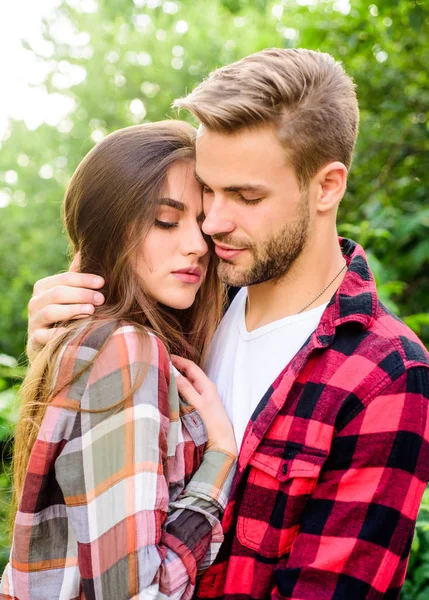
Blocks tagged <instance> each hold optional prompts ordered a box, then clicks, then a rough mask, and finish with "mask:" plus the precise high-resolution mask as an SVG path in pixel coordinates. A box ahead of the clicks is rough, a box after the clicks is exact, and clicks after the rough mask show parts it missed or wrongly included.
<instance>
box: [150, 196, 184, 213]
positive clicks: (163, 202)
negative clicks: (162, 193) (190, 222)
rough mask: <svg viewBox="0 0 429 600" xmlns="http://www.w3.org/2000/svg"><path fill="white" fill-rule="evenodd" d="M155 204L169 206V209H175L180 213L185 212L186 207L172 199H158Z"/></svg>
mask: <svg viewBox="0 0 429 600" xmlns="http://www.w3.org/2000/svg"><path fill="white" fill-rule="evenodd" d="M156 203H157V204H161V205H164V206H171V208H175V209H176V210H180V211H181V212H185V211H186V206H185V205H184V204H183V202H179V200H173V198H159V199H158V200H157V201H156Z"/></svg>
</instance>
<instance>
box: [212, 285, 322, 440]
mask: <svg viewBox="0 0 429 600" xmlns="http://www.w3.org/2000/svg"><path fill="white" fill-rule="evenodd" d="M246 300H247V289H246V288H243V289H241V290H240V291H239V292H238V294H237V295H236V297H235V298H234V300H233V302H232V304H231V306H230V307H229V309H228V311H227V312H226V314H225V315H224V317H223V319H222V321H221V323H220V325H219V327H218V329H217V331H216V333H215V335H214V338H213V341H212V343H211V346H210V350H209V354H208V357H207V361H206V365H205V372H206V373H207V375H208V376H209V378H210V379H211V380H212V381H214V382H215V384H216V386H217V389H218V391H219V394H220V397H221V399H222V402H223V404H224V406H225V409H226V412H227V413H228V416H229V418H230V419H231V421H232V424H233V427H234V431H235V437H236V440H237V444H238V447H239V448H240V446H241V442H242V440H243V435H244V431H245V429H246V427H247V424H248V422H249V419H250V417H251V415H252V413H253V411H254V410H255V408H256V407H257V405H258V404H259V401H260V400H261V399H262V397H263V396H264V394H265V392H266V391H267V390H268V388H269V387H270V385H271V384H272V383H273V382H274V381H275V379H276V378H277V376H278V375H279V374H280V373H281V371H282V370H283V369H284V368H285V367H286V365H287V364H288V363H289V362H290V361H291V359H292V358H293V357H294V356H295V354H296V353H297V352H298V350H299V349H300V348H301V346H302V345H303V344H304V342H305V341H306V340H307V338H308V337H309V336H310V335H311V334H312V333H313V331H314V330H315V329H316V327H317V325H318V324H319V321H320V318H321V316H322V314H323V311H324V310H325V308H326V306H327V304H323V305H322V306H318V307H317V308H314V309H313V310H308V311H306V312H304V313H301V314H299V315H292V316H290V317H284V318H283V319H279V320H278V321H274V322H273V323H269V324H268V325H264V326H263V327H259V328H258V329H255V330H254V331H251V332H250V333H249V332H248V331H247V329H246V321H245V309H246Z"/></svg>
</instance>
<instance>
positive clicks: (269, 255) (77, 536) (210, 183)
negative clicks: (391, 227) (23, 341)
mask: <svg viewBox="0 0 429 600" xmlns="http://www.w3.org/2000/svg"><path fill="white" fill-rule="evenodd" d="M175 104H176V106H178V107H181V108H182V109H186V110H188V111H189V112H190V113H192V114H193V115H194V116H195V117H196V118H197V120H198V121H199V128H198V130H197V131H195V130H194V128H193V127H191V126H190V125H188V124H186V123H182V122H179V121H174V120H171V121H165V122H161V123H152V124H147V125H140V126H135V127H130V128H126V129H123V130H120V131H117V132H115V133H113V134H111V135H109V136H107V138H105V139H104V140H103V141H102V142H100V143H99V144H97V145H96V146H95V147H94V148H93V150H92V151H91V152H90V153H89V154H88V155H87V156H86V157H85V158H84V159H83V161H82V162H81V163H80V165H79V166H78V168H77V170H76V172H75V173H74V175H73V177H72V179H71V181H70V184H69V187H68V189H67V193H66V197H65V201H64V217H65V223H66V228H67V231H68V234H69V236H70V239H71V242H72V244H73V248H74V251H75V253H76V255H78V258H77V260H76V261H75V264H76V263H77V262H78V267H77V269H75V271H74V272H70V273H65V274H61V275H57V276H54V277H50V278H47V279H45V280H41V281H40V282H38V283H37V284H36V286H35V292H34V296H33V298H32V300H31V301H30V329H29V330H30V340H29V352H30V354H31V358H32V362H31V367H30V369H29V371H28V374H27V377H26V380H25V382H24V385H23V388H22V392H21V395H22V409H21V417H20V422H19V425H18V429H17V432H16V444H15V454H14V469H15V470H14V506H13V507H12V515H13V518H14V533H13V543H12V549H11V557H10V562H9V563H8V565H7V567H6V570H5V573H4V576H3V580H2V587H1V594H0V596H1V597H2V598H4V599H19V600H27V599H29V600H32V599H37V600H39V599H46V600H51V599H52V600H54V599H60V598H61V599H62V600H72V599H73V600H74V599H76V600H77V599H86V600H100V599H103V600H126V599H137V598H142V599H143V598H175V599H180V598H192V597H193V595H194V594H195V595H196V596H197V597H198V598H219V599H220V598H228V599H231V600H244V599H245V598H248V599H253V600H265V599H269V598H272V599H278V600H280V599H289V600H328V599H329V600H354V599H372V600H378V599H381V598H383V599H386V600H387V599H389V600H393V599H394V598H395V599H396V598H399V595H400V590H401V586H402V583H403V581H404V578H405V573H406V566H407V562H408V557H409V552H410V546H411V541H412V537H413V531H414V525H415V521H416V517H417V512H418V508H419V504H420V500H421V497H422V494H423V491H424V489H425V486H426V483H427V481H428V479H429V446H428V439H429V427H428V425H429V422H428V399H429V377H428V375H429V361H428V355H427V352H426V350H425V349H424V347H423V345H422V344H421V342H420V341H419V340H418V339H417V337H416V336H415V335H414V334H413V333H412V332H411V331H410V330H409V329H408V328H407V327H406V326H405V325H404V324H403V323H402V322H401V321H400V320H399V319H398V318H397V317H396V316H395V315H393V314H392V313H391V312H390V311H389V310H388V309H387V308H386V307H385V306H384V305H383V304H382V303H381V302H380V301H379V299H378V297H377V292H376V287H375V283H374V278H373V276H372V274H371V271H370V269H369V266H368V262H367V259H366V257H365V253H364V251H363V249H362V248H361V247H360V246H359V245H358V244H357V243H355V242H353V241H351V240H348V239H343V238H338V236H337V231H336V216H337V210H338V206H339V203H340V201H341V199H342V197H343V195H344V192H345V189H346V183H347V174H348V169H349V167H350V165H351V161H352V154H353V148H354V144H355V141H356V136H357V130H358V106H357V100H356V94H355V89H354V85H353V82H352V81H351V79H350V78H349V77H348V76H347V75H346V74H345V73H344V71H343V69H342V67H341V66H340V65H339V64H338V63H336V62H335V61H334V60H333V59H332V57H330V56H329V55H327V54H324V53H319V52H312V51H308V50H280V49H269V50H264V51H262V52H259V53H257V54H255V55H252V56H249V57H247V58H244V59H242V60H241V61H238V62H237V63H234V64H232V65H229V66H226V67H223V68H221V69H218V70H217V71H215V72H214V73H212V74H211V75H210V76H209V77H208V78H207V79H206V80H205V81H204V82H203V83H201V84H200V85H199V86H198V87H197V88H196V89H195V90H194V91H193V92H192V93H190V94H189V95H188V96H187V97H186V98H184V99H181V100H178V101H176V103H175ZM360 201H361V199H360ZM77 270H78V271H79V272H76V271H77ZM225 285H226V286H229V287H230V298H231V297H232V296H233V295H234V294H233V293H231V292H232V290H234V293H235V292H237V290H236V289H235V288H240V289H239V291H238V292H237V293H235V297H234V298H233V299H232V302H231V303H230V306H229V308H228V309H227V310H226V312H225V313H224V314H223V312H224V307H225V298H226V291H225V290H226V288H225V287H224V286H225ZM54 324H55V325H56V327H52V326H53V325H54Z"/></svg>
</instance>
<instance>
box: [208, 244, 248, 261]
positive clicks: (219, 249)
mask: <svg viewBox="0 0 429 600" xmlns="http://www.w3.org/2000/svg"><path fill="white" fill-rule="evenodd" d="M244 250H245V248H242V249H241V250H240V249H238V250H237V249H236V248H225V247H224V246H219V245H218V244H215V252H216V254H217V255H218V256H219V258H223V259H224V260H234V258H237V256H239V255H240V254H241V253H242V252H244Z"/></svg>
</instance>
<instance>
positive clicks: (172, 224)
mask: <svg viewBox="0 0 429 600" xmlns="http://www.w3.org/2000/svg"><path fill="white" fill-rule="evenodd" d="M178 225H179V223H178V222H177V221H173V222H171V221H162V220H160V219H155V227H159V228H160V229H172V228H173V227H177V226H178Z"/></svg>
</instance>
